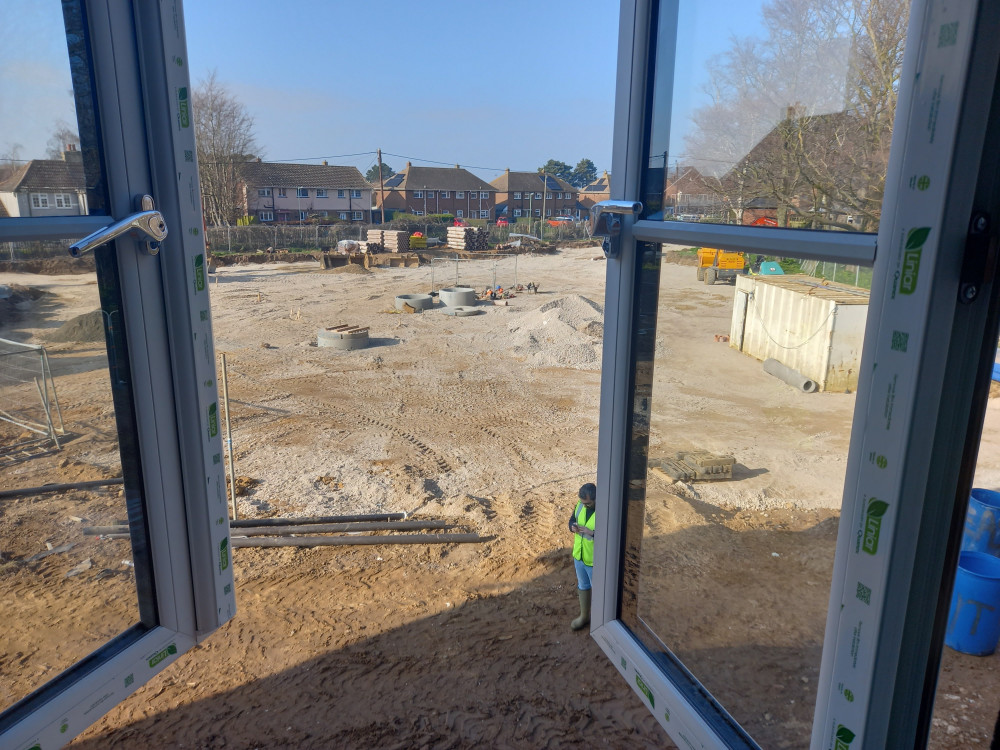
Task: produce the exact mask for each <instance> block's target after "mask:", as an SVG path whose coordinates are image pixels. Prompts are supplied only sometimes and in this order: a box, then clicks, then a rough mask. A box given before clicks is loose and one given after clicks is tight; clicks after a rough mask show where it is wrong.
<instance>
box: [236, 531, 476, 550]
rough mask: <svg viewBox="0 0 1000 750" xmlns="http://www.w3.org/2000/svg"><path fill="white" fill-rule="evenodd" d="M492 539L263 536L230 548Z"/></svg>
mask: <svg viewBox="0 0 1000 750" xmlns="http://www.w3.org/2000/svg"><path fill="white" fill-rule="evenodd" d="M491 538H492V537H485V536H479V535H478V534H391V535H389V536H292V537H274V536H264V537H256V538H253V539H241V538H239V537H236V538H234V539H230V540H229V543H230V545H231V546H232V547H234V548H235V547H335V546H340V545H352V544H478V543H479V542H488V541H489V540H490V539H491Z"/></svg>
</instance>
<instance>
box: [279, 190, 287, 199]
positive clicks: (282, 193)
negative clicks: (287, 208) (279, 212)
mask: <svg viewBox="0 0 1000 750" xmlns="http://www.w3.org/2000/svg"><path fill="white" fill-rule="evenodd" d="M278 197H279V198H284V197H285V189H284V188H278Z"/></svg>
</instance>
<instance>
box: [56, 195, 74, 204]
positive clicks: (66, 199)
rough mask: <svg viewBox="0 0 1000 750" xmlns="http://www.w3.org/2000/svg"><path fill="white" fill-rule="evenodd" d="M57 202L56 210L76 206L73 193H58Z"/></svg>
mask: <svg viewBox="0 0 1000 750" xmlns="http://www.w3.org/2000/svg"><path fill="white" fill-rule="evenodd" d="M55 201H56V208H73V207H74V206H75V205H76V203H75V202H74V200H73V194H72V193H56V194H55Z"/></svg>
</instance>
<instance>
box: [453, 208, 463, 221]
mask: <svg viewBox="0 0 1000 750" xmlns="http://www.w3.org/2000/svg"><path fill="white" fill-rule="evenodd" d="M463 216H465V212H464V211H463V210H462V209H458V210H457V211H456V212H455V218H456V219H461V218H462V217H463Z"/></svg>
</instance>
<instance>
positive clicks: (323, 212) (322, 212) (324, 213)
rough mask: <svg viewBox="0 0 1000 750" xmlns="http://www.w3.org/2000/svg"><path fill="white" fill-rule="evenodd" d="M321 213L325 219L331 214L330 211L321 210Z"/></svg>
mask: <svg viewBox="0 0 1000 750" xmlns="http://www.w3.org/2000/svg"><path fill="white" fill-rule="evenodd" d="M319 215H320V216H322V217H323V218H324V219H325V218H327V217H328V216H329V215H330V212H329V211H320V212H319Z"/></svg>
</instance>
